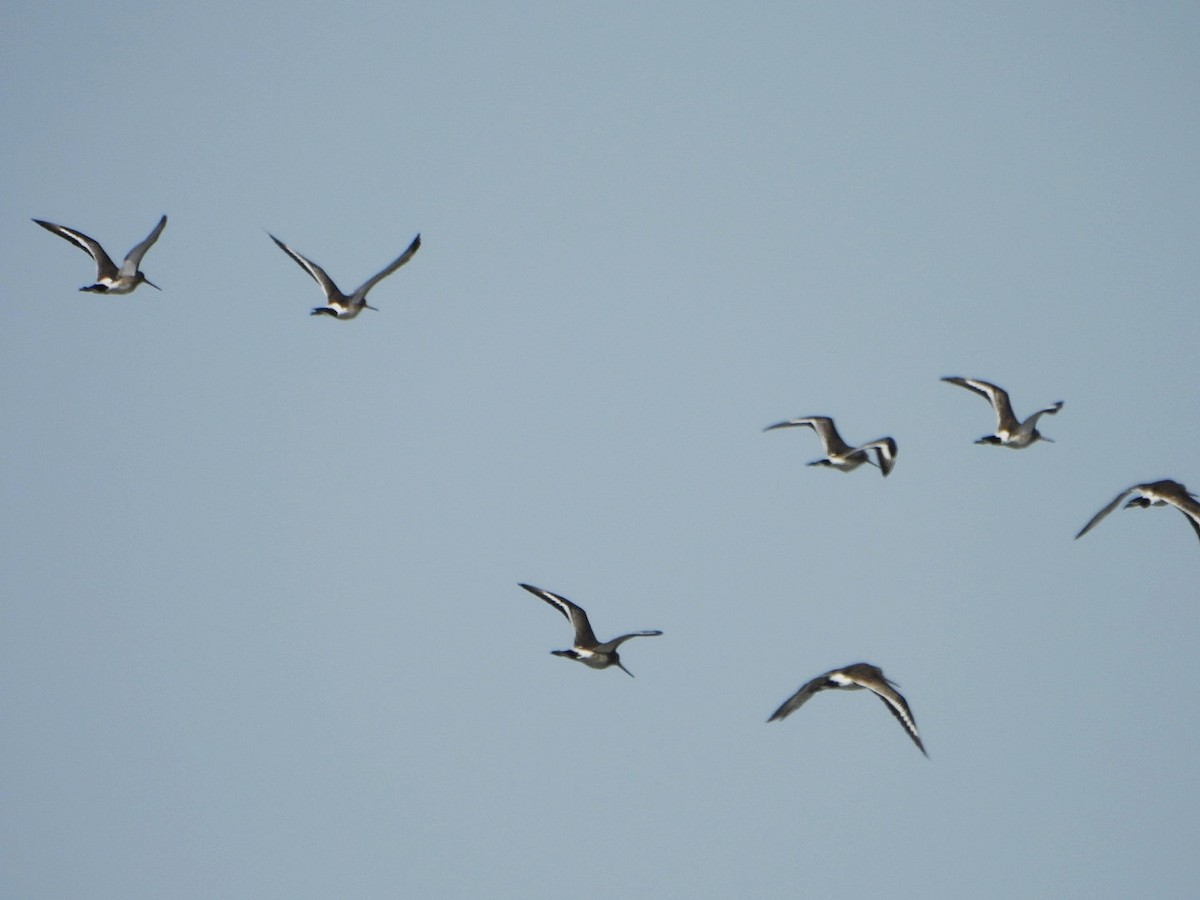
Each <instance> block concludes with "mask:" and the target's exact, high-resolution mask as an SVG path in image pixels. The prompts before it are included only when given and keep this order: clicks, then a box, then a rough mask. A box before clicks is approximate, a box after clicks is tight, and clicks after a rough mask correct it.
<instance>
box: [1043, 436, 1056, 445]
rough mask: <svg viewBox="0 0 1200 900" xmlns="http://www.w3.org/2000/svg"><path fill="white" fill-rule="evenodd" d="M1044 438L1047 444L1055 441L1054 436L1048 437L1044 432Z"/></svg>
mask: <svg viewBox="0 0 1200 900" xmlns="http://www.w3.org/2000/svg"><path fill="white" fill-rule="evenodd" d="M1042 440H1043V441H1045V442H1046V443H1047V444H1053V443H1054V438H1048V437H1046V436H1045V435H1044V434H1043V435H1042Z"/></svg>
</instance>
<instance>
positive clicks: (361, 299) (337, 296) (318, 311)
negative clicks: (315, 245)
mask: <svg viewBox="0 0 1200 900" xmlns="http://www.w3.org/2000/svg"><path fill="white" fill-rule="evenodd" d="M267 234H268V235H269V236H270V238H271V240H273V241H274V242H275V243H276V244H277V245H278V246H279V249H280V250H282V251H283V252H284V253H286V254H287V255H288V256H290V257H291V258H292V259H294V260H295V261H296V264H297V265H299V266H300V268H302V269H303V270H304V271H305V272H307V273H308V274H309V275H311V276H312V279H313V281H315V282H316V283H317V284H319V285H320V286H321V290H322V291H324V293H325V305H324V306H315V307H313V310H312V315H314V316H321V315H325V316H332V317H333V318H335V319H343V320H345V319H353V318H354V317H355V316H357V315H358V314H359V313H360V312H362V311H363V310H364V309H375V307H374V306H370V305H368V303H367V291H369V290H371V288H373V287H375V285H376V284H378V283H379V282H380V281H382V280H383V279H384V278H386V277H387V276H388V275H391V274H392V273H393V272H395V271H396V270H397V269H398V268H400V267H401V266H402V265H404V264H405V263H406V262H408V261H409V260H410V259H412V256H413V254H414V253H416V252H417V250H418V249H420V247H421V236H420V235H419V234H418V235H417V236H416V237H415V238H413V241H412V243H411V244H409V245H408V248H407V249H406V250H405V251H404V252H403V253H401V254H400V255H399V256H398V257H396V258H395V259H394V260H392V261H391V262H390V263H388V265H387V267H386V268H384V269H383V270H382V271H380V272H377V273H376V274H374V275H372V276H371V277H370V278H368V279H367V280H366V281H364V282H363V283H362V284H360V285H359V286H358V288H357V290H355V291H354V293H353V294H349V295H347V294H343V293H342V292H341V291H340V290H338V286H337V285H336V284H334V283H333V279H332V278H330V277H329V276H328V275H327V274H326V273H325V270H324V269H322V268H321V267H320V266H318V265H317V264H316V263H315V262H313V261H312V260H311V259H308V258H307V257H305V256H302V255H301V254H299V253H297V252H296V251H295V250H293V249H292V248H291V247H289V246H288V245H287V244H285V243H284V242H283V241H281V240H280V239H279V238H277V237H275V235H273V234H271V233H270V232H268V233H267ZM376 311H377V312H378V310H376Z"/></svg>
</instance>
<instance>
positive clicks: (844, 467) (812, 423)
mask: <svg viewBox="0 0 1200 900" xmlns="http://www.w3.org/2000/svg"><path fill="white" fill-rule="evenodd" d="M796 426H807V427H809V428H811V429H812V430H813V431H815V432H816V433H817V437H819V438H820V439H821V448H822V449H823V450H824V451H825V456H824V457H823V458H822V459H814V460H813V461H812V462H810V463H808V465H810V466H829V467H831V468H834V469H837V470H838V471H839V472H853V471H854V470H855V469H857V468H858V467H859V466H861V465H862V464H863V463H870V464H871V465H873V466H878V467H879V471H880V472H882V473H883V476H884V477H885V478H886V477H887V475H888V473H889V472H891V471H892V467H893V466H894V465H895V464H896V442H895V441H894V440H892V439H891V438H890V437H882V438H879V439H877V440H874V441H871V442H870V443H867V444H863V445H862V446H859V447H851V446H850V445H849V444H847V443H846V442H845V441H844V440H842V436H841V435H840V434H838V430H837V427H836V426H835V425H834V424H833V419H831V418H829V417H828V416H804V417H803V418H799V419H788V420H787V421H786V422H776V423H775V424H774V425H768V426H767V427H766V428H764V429H763V431H771V430H772V429H775V428H794V427H796ZM872 453H874V454H875V459H871V454H872Z"/></svg>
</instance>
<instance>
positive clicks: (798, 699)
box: [767, 670, 836, 722]
mask: <svg viewBox="0 0 1200 900" xmlns="http://www.w3.org/2000/svg"><path fill="white" fill-rule="evenodd" d="M834 671H836V670H834ZM829 675H830V673H829V672H826V673H824V674H823V675H818V676H817V677H816V678H814V679H813V680H812V681H808V682H805V683H804V684H803V685H801V686H800V689H799V690H798V691H796V693H794V694H792V696H790V697H788V698H787V699H786V700H784V701H783V703H782V704H781V705H780V707H779V709H777V710H775V712H773V713H771V718H769V719H767V721H768V722H774V721H775V720H776V719H786V718H787V717H788V716H790V715H791V714H792V713H794V712H795V711H796V710H798V709H799V708H800V707H801V706H803V705H804V704H805V703H807V702H808V699H809V698H810V697H812V696H813V695H814V694H817V693H820V692H821V691H823V690H825V689H826V688H827V687H829V686H830V684H829Z"/></svg>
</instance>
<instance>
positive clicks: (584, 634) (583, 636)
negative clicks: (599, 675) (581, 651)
mask: <svg viewBox="0 0 1200 900" xmlns="http://www.w3.org/2000/svg"><path fill="white" fill-rule="evenodd" d="M520 586H521V587H523V588H525V590H527V591H529V593H531V594H533V595H534V596H536V597H541V598H542V599H543V600H545V601H546V602H547V603H549V604H550V605H551V606H553V607H554V608H555V609H557V610H558V611H559V612H560V613H562V614H563V615H564V616H566V617H567V621H568V622H570V623H571V627H572V628H574V629H575V645H576V646H579V647H595V646H596V635H595V634H593V633H592V625H591V623H590V622H588V617H587V613H586V612H584V611H583V608H582V607H579V606H576V605H575V604H574V603H572V602H571V601H570V600H568V599H567V598H566V597H561V596H559V595H558V594H555V593H551V592H550V591H545V590H542V589H541V588H540V587H534V586H533V585H532V584H524V583H521V584H520Z"/></svg>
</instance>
